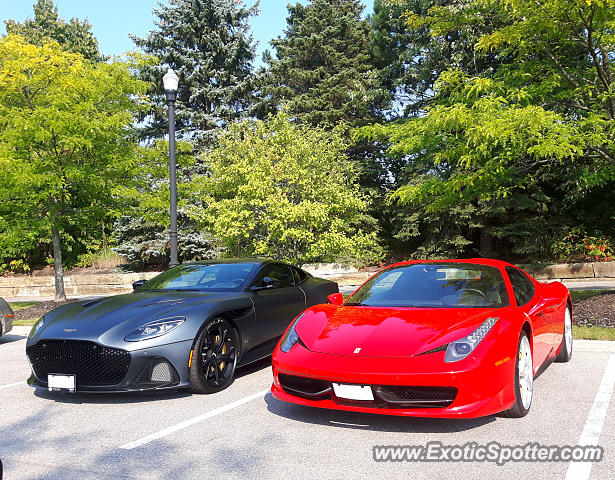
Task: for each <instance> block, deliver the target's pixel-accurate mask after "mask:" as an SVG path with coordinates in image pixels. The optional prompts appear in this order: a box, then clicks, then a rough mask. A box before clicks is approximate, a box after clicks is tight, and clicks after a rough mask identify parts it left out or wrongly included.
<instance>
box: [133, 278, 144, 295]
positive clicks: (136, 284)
mask: <svg viewBox="0 0 615 480" xmlns="http://www.w3.org/2000/svg"><path fill="white" fill-rule="evenodd" d="M145 282H147V280H137V281H136V282H133V284H132V290H133V291H134V292H136V291H137V290H139V288H141V287H142V286H143V285H144V284H145Z"/></svg>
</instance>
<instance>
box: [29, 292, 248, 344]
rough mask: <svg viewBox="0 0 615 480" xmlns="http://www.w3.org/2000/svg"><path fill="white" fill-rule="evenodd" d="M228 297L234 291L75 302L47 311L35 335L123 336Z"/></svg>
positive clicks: (147, 294) (143, 294)
mask: <svg viewBox="0 0 615 480" xmlns="http://www.w3.org/2000/svg"><path fill="white" fill-rule="evenodd" d="M231 296H237V293H226V292H224V293H218V292H216V293H206V292H187V291H181V292H180V291H176V292H170V291H169V292H165V291H157V292H134V293H129V294H125V295H116V296H113V297H106V298H100V299H97V300H92V301H87V302H75V303H71V304H68V305H63V306H61V307H58V308H56V309H54V310H52V311H51V312H49V313H47V314H46V315H45V324H44V326H43V328H41V329H40V330H39V333H38V334H37V337H39V338H47V339H51V338H54V339H64V338H71V339H82V340H94V341H95V340H96V339H98V338H99V337H101V336H102V335H103V334H105V333H107V332H110V331H112V332H116V333H118V334H119V335H121V337H122V338H123V337H124V336H125V335H126V334H128V333H129V332H131V331H132V330H134V329H136V328H138V327H140V326H141V325H143V324H144V323H147V322H149V321H152V320H157V319H161V318H165V317H170V316H181V315H183V314H184V312H185V310H187V309H189V308H190V307H192V306H194V305H196V304H199V305H201V304H208V303H215V302H219V301H220V300H222V299H224V298H229V297H231Z"/></svg>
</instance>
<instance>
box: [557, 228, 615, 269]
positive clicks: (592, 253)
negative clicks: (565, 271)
mask: <svg viewBox="0 0 615 480" xmlns="http://www.w3.org/2000/svg"><path fill="white" fill-rule="evenodd" d="M553 250H554V253H555V255H556V257H557V258H558V259H559V260H561V261H564V262H586V261H589V262H599V261H610V260H613V257H615V241H613V239H612V238H610V237H607V236H605V235H602V234H601V232H595V233H594V234H593V235H589V234H588V233H587V232H586V231H585V230H583V229H582V228H580V227H574V228H571V229H570V230H569V231H568V232H567V233H566V234H565V235H564V236H563V237H562V238H561V239H559V240H557V241H556V242H555V243H554V244H553Z"/></svg>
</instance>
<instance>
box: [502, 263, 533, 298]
mask: <svg viewBox="0 0 615 480" xmlns="http://www.w3.org/2000/svg"><path fill="white" fill-rule="evenodd" d="M506 273H508V278H510V283H511V284H512V288H513V292H514V294H515V300H517V306H518V307H521V306H523V305H525V304H526V303H527V302H529V301H530V300H531V299H532V297H533V296H534V284H533V283H532V281H531V280H530V279H529V278H527V277H526V276H525V274H524V273H523V272H521V271H520V270H517V269H516V268H513V267H506Z"/></svg>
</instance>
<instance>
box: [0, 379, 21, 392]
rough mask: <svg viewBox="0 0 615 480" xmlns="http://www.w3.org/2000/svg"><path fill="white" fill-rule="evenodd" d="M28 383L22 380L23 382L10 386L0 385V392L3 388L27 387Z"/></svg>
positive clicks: (10, 384)
mask: <svg viewBox="0 0 615 480" xmlns="http://www.w3.org/2000/svg"><path fill="white" fill-rule="evenodd" d="M25 384H26V381H25V380H22V381H21V382H15V383H9V384H8V385H0V390H2V389H3V388H10V387H16V386H17V385H25Z"/></svg>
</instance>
